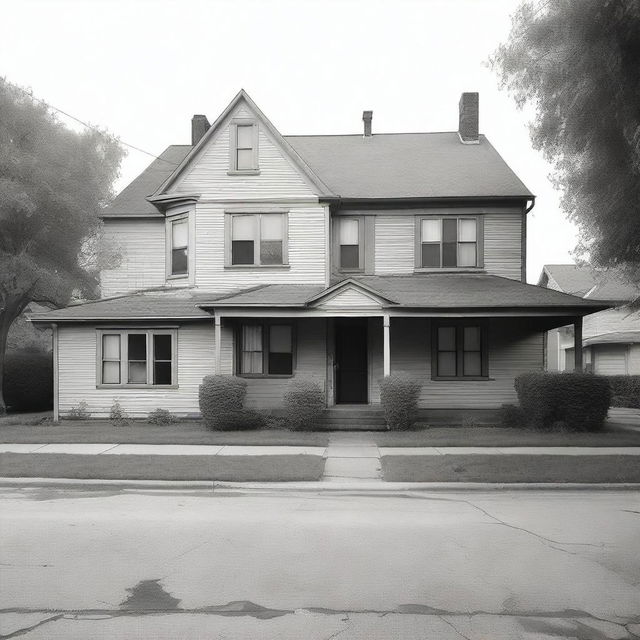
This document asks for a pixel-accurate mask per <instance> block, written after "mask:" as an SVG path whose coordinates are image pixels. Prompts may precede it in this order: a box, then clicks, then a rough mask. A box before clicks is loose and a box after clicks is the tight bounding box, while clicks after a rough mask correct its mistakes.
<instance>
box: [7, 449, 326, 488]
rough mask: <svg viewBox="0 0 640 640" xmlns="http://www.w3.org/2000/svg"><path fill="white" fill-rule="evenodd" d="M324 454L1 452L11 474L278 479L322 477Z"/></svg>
mask: <svg viewBox="0 0 640 640" xmlns="http://www.w3.org/2000/svg"><path fill="white" fill-rule="evenodd" d="M324 463H325V461H324V458H323V457H322V456H319V455H307V454H297V455H264V456H199V455H196V456H180V455H176V456H167V455H103V456H97V455H81V454H69V453H58V454H56V453H47V454H36V453H0V475H1V476H3V477H8V478H83V479H96V478H97V479H106V480H227V481H231V482H251V481H254V482H275V481H287V480H289V481H291V480H318V479H319V478H320V477H321V476H322V474H323V472H324Z"/></svg>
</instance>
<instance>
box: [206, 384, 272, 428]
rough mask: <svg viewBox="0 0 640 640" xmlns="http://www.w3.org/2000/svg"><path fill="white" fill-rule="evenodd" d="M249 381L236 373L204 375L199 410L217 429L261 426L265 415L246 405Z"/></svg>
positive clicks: (211, 426) (209, 425)
mask: <svg viewBox="0 0 640 640" xmlns="http://www.w3.org/2000/svg"><path fill="white" fill-rule="evenodd" d="M246 394H247V382H246V380H243V379H242V378H237V377H235V376H205V377H204V378H203V379H202V384H201V385H200V388H199V390H198V399H199V403H200V413H201V414H202V419H203V420H204V422H205V424H206V425H207V427H209V428H210V429H215V430H236V429H259V428H260V427H261V426H262V425H263V424H264V418H263V417H262V416H261V415H260V414H258V413H256V412H254V411H247V410H246V409H244V408H243V404H244V398H245V396H246Z"/></svg>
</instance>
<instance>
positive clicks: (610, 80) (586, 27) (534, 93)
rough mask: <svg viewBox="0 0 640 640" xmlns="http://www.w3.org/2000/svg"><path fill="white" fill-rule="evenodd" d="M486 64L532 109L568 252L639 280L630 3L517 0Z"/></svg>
mask: <svg viewBox="0 0 640 640" xmlns="http://www.w3.org/2000/svg"><path fill="white" fill-rule="evenodd" d="M490 64H491V66H492V68H493V69H494V71H496V72H497V74H498V77H499V80H500V84H501V87H502V88H506V89H508V90H509V91H510V92H511V94H512V95H513V97H514V98H515V101H516V104H517V105H518V106H519V107H522V106H524V105H525V104H529V105H532V106H533V107H534V108H535V112H536V116H535V119H534V121H533V122H532V123H531V138H532V141H533V145H534V147H535V148H536V149H539V150H541V151H542V152H543V153H544V156H545V157H546V159H547V160H549V161H550V162H551V163H552V165H553V167H554V174H553V178H554V181H555V184H556V186H557V187H558V188H559V189H560V190H561V191H562V194H563V195H562V207H563V209H564V210H565V212H566V213H567V215H568V217H569V218H570V219H571V220H572V221H574V222H575V223H577V225H578V228H579V231H580V244H579V246H578V247H577V253H578V255H579V256H580V257H582V258H587V257H588V259H589V261H590V262H591V263H592V264H594V265H595V266H598V267H605V268H606V267H609V268H616V270H620V271H622V272H624V273H625V274H626V276H627V277H628V278H629V279H630V280H631V281H632V282H636V283H640V2H639V1H638V0H581V1H580V2H576V1H575V0H545V1H544V2H542V1H538V2H531V1H527V2H524V3H522V4H521V5H520V7H519V9H518V11H517V12H516V14H515V15H514V16H513V23H512V30H511V34H510V36H509V39H508V41H507V42H506V43H504V44H502V45H501V46H500V47H499V48H498V49H497V50H496V52H495V53H494V55H493V56H492V57H491V59H490Z"/></svg>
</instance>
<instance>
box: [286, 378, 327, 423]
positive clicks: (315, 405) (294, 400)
mask: <svg viewBox="0 0 640 640" xmlns="http://www.w3.org/2000/svg"><path fill="white" fill-rule="evenodd" d="M283 401H284V402H283V404H284V417H285V420H286V423H287V426H288V427H289V428H290V429H296V430H298V431H308V430H311V429H314V428H315V427H316V426H317V423H318V420H319V418H320V416H321V415H322V412H323V411H324V410H325V397H324V390H323V389H322V387H321V386H320V385H319V384H318V383H317V382H314V381H313V380H295V381H294V382H291V383H290V384H289V386H288V387H287V390H286V391H285V393H284V398H283Z"/></svg>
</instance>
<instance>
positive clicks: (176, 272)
mask: <svg viewBox="0 0 640 640" xmlns="http://www.w3.org/2000/svg"><path fill="white" fill-rule="evenodd" d="M188 249H189V220H188V219H187V218H186V217H184V218H180V219H179V220H174V221H172V222H171V275H172V276H182V275H187V273H188V272H189V261H188V255H187V254H188Z"/></svg>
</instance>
